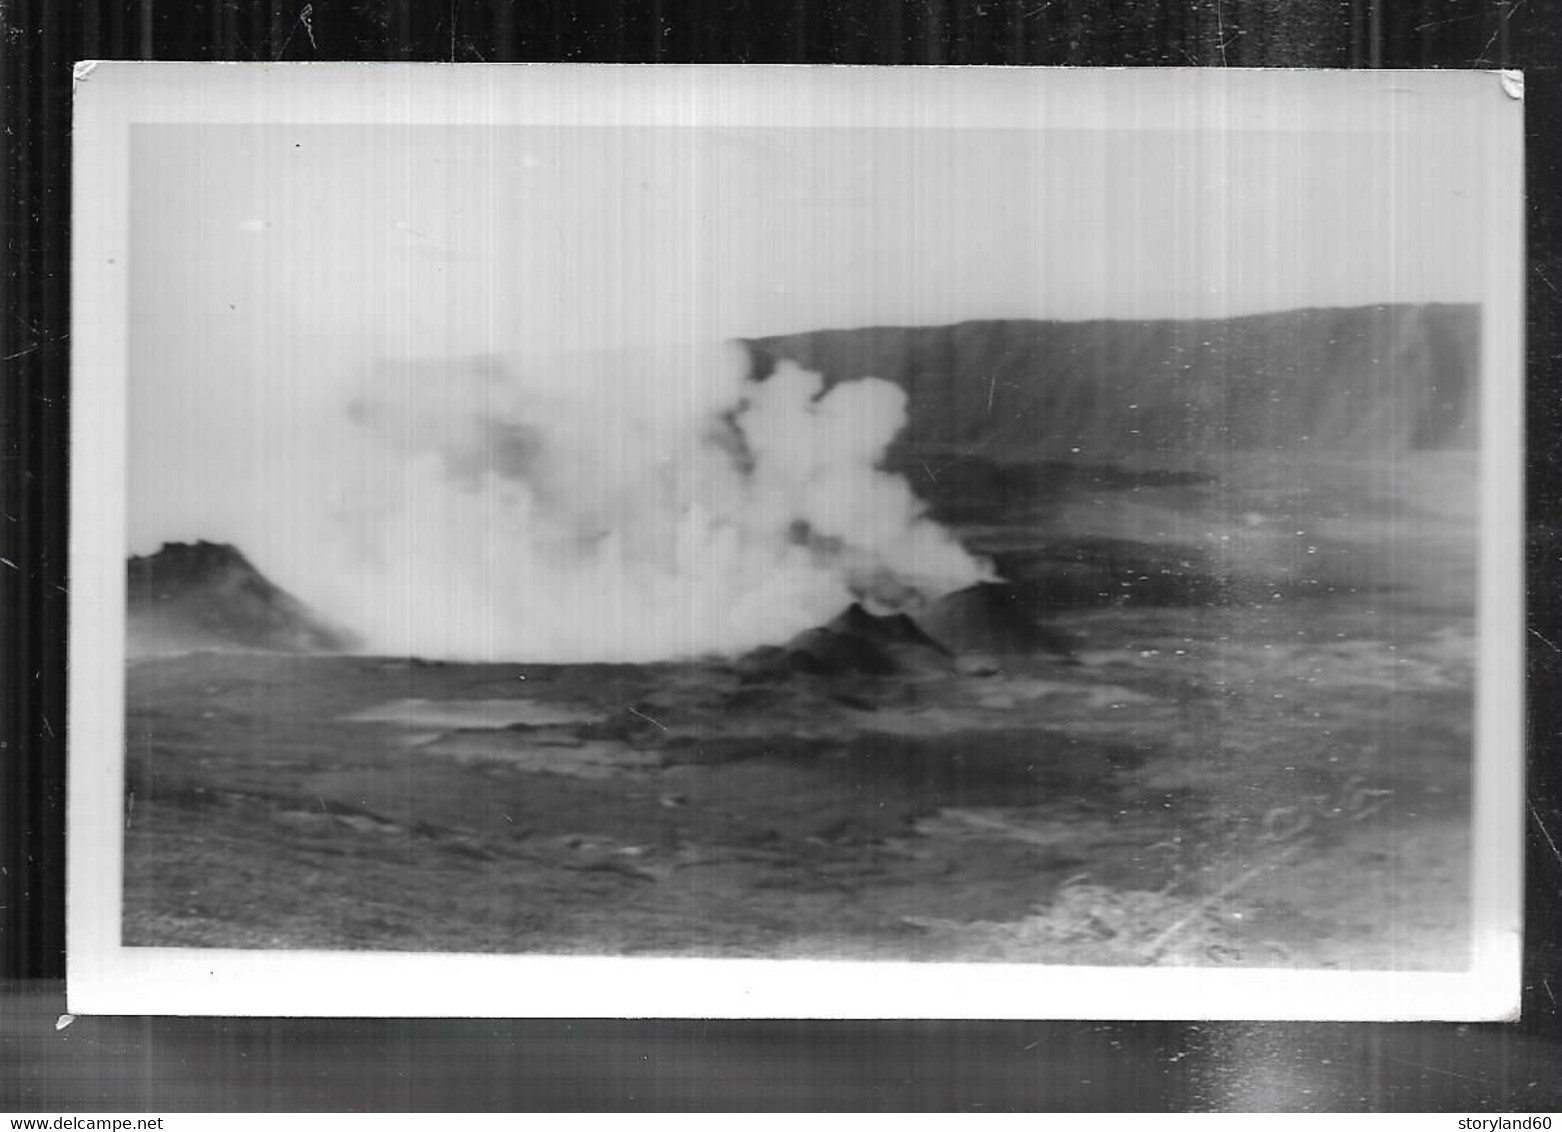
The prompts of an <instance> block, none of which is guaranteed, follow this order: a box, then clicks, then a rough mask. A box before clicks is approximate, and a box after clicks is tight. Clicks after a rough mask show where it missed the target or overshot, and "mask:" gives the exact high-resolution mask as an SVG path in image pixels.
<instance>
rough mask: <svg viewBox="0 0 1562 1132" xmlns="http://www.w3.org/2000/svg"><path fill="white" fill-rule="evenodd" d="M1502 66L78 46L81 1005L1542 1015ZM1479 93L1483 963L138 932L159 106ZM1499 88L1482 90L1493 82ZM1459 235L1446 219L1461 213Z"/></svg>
mask: <svg viewBox="0 0 1562 1132" xmlns="http://www.w3.org/2000/svg"><path fill="white" fill-rule="evenodd" d="M1511 78H1512V76H1508V75H1501V74H1498V73H1496V72H1474V71H1466V72H1435V71H1421V72H1393V71H1355V72H1344V71H1340V72H1308V71H1215V70H1153V71H1151V70H1035V69H999V68H843V67H709V66H656V67H647V66H633V67H631V66H598V65H560V64H537V65H493V66H489V65H466V64H463V65H445V64H380V63H375V64H352V63H342V64H254V65H250V64H226V63H214V64H199V63H134V62H104V63H83V64H78V66H77V71H76V82H75V122H74V138H73V155H74V156H73V161H74V174H73V193H74V198H73V226H72V240H73V253H72V428H71V435H72V453H71V476H72V482H71V534H70V547H71V550H70V553H71V597H70V602H71V605H70V629H69V645H70V654H69V655H70V688H69V696H70V750H69V758H70V766H69V809H68V826H67V829H68V832H67V838H68V894H67V926H68V937H67V938H68V950H67V966H68V980H67V995H68V1004H69V1009H70V1010H71V1012H72V1013H76V1014H167V1015H206V1014H217V1015H267V1016H310V1015H325V1016H357V1017H413V1016H437V1017H568V1018H577V1017H619V1018H634V1017H655V1018H679V1017H723V1018H929V1019H932V1018H983V1019H1039V1018H1082V1019H1083V1018H1091V1019H1095V1018H1111V1019H1127V1018H1135V1019H1251V1020H1259V1019H1294V1020H1413V1019H1428V1020H1430V1019H1447V1020H1454V1019H1457V1020H1498V1019H1511V1018H1514V1017H1516V1016H1517V1012H1518V1003H1519V994H1520V974H1521V962H1522V903H1523V831H1524V815H1525V804H1524V797H1523V778H1524V738H1523V736H1524V731H1523V722H1522V721H1523V711H1524V683H1525V668H1524V650H1523V639H1524V638H1523V592H1524V576H1523V554H1522V545H1523V458H1524V452H1523V444H1522V437H1523V419H1522V418H1523V341H1524V301H1523V267H1524V254H1523V247H1524V242H1523V241H1524V200H1523V167H1522V166H1523V107H1522V101H1521V99H1520V98H1518V97H1517V95H1516V92H1521V91H1522V86H1521V85H1519V84H1516V83H1514V82H1512V81H1509V80H1511ZM1455 107H1457V108H1458V112H1459V114H1460V115H1463V116H1464V117H1463V119H1462V120H1467V121H1469V122H1471V126H1470V128H1471V131H1472V135H1473V136H1474V137H1475V138H1478V142H1477V144H1478V145H1479V146H1480V161H1481V162H1482V164H1483V166H1484V168H1485V169H1486V170H1488V176H1489V177H1491V178H1492V181H1491V187H1492V191H1491V194H1490V199H1491V201H1493V202H1494V205H1493V208H1492V209H1491V211H1490V212H1489V214H1488V215H1487V217H1486V224H1487V227H1486V229H1485V230H1484V231H1483V233H1482V242H1483V245H1484V248H1485V264H1484V273H1483V280H1482V305H1483V315H1482V338H1481V341H1482V346H1481V409H1480V467H1481V473H1480V474H1481V477H1482V482H1481V485H1480V500H1481V531H1480V537H1481V542H1480V571H1479V603H1478V608H1479V633H1478V639H1479V662H1478V666H1477V676H1476V701H1477V711H1476V729H1475V735H1476V742H1475V747H1476V750H1475V794H1474V830H1475V837H1474V846H1475V849H1474V856H1475V860H1474V867H1473V869H1472V877H1473V896H1472V899H1473V901H1474V907H1473V909H1472V911H1473V917H1472V919H1473V923H1474V924H1475V925H1476V929H1475V938H1474V940H1473V949H1472V956H1473V959H1472V963H1471V966H1470V968H1469V969H1468V970H1467V971H1464V972H1458V973H1395V972H1381V971H1371V972H1368V971H1270V970H1265V971H1259V970H1246V969H1245V970H1233V969H1224V968H1187V967H1182V968H1147V969H1122V968H1112V969H1098V968H1078V967H1047V966H1040V965H1016V964H992V963H982V964H963V963H961V964H933V963H900V962H872V963H867V964H865V963H846V962H815V961H769V960H706V959H698V960H696V959H640V958H633V959H626V958H553V957H541V956H524V955H516V956H509V955H503V956H501V955H469V954H433V953H417V954H403V953H384V952H316V951H271V950H266V951H238V950H205V949H194V948H191V949H184V948H177V949H176V948H147V947H124V946H122V945H121V943H120V939H121V911H122V896H123V869H122V866H123V860H122V854H123V839H122V830H123V815H122V805H121V798H122V790H123V776H124V748H125V743H124V721H125V710H124V709H125V667H124V662H125V620H126V612H125V599H126V577H125V560H126V547H127V543H126V499H125V488H124V483H125V470H126V446H127V437H126V426H127V419H128V418H127V408H128V406H127V357H128V352H127V346H128V332H127V321H128V310H129V303H128V286H129V284H128V278H129V277H128V274H127V265H128V253H129V244H130V241H129V230H128V229H129V210H128V207H127V202H128V199H129V192H130V184H129V175H130V161H129V158H130V133H131V130H132V127H133V126H135V125H137V124H140V123H181V124H196V123H204V124H210V123H235V124H237V123H299V124H302V123H342V124H429V125H440V124H462V125H500V124H515V125H520V124H549V125H564V126H569V125H587V124H589V125H598V126H600V125H620V126H636V125H647V126H649V125H661V126H667V125H673V126H691V127H692V126H734V127H738V126H760V125H763V126H779V127H801V128H806V127H817V126H821V125H829V126H855V127H878V126H883V127H902V128H904V127H939V128H998V127H1005V128H1011V129H1012V128H1026V129H1039V130H1046V129H1063V128H1066V129H1070V130H1081V129H1125V128H1131V129H1176V130H1282V131H1285V130H1297V131H1307V130H1352V131H1366V132H1369V133H1381V134H1382V135H1383V136H1384V142H1385V144H1390V142H1391V141H1392V139H1393V138H1394V137H1402V136H1409V135H1411V134H1414V133H1415V132H1416V131H1431V130H1446V122H1447V121H1448V119H1449V117H1450V112H1451V110H1452V109H1453V108H1455ZM1472 107H1473V108H1474V109H1473V110H1472V109H1471V108H1472ZM1431 238H1436V237H1435V236H1433V237H1431Z"/></svg>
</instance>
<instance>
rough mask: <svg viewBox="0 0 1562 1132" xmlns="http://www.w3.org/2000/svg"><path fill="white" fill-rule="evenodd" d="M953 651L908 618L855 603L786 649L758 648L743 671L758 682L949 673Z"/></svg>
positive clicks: (745, 663)
mask: <svg viewBox="0 0 1562 1132" xmlns="http://www.w3.org/2000/svg"><path fill="white" fill-rule="evenodd" d="M951 663H952V657H951V655H950V652H949V650H948V649H946V648H945V647H944V646H943V645H941V644H939V643H938V642H937V641H935V640H934V639H933V638H932V637H929V636H928V635H927V634H926V633H925V632H923V631H922V630H921V629H920V628H919V627H918V626H917V623H916V622H915V621H913V620H912V619H911V618H910V617H908V616H906V615H905V614H904V613H895V614H890V615H888V616H878V615H876V614H873V613H869V612H868V611H867V610H866V609H864V608H863V607H862V606H861V605H860V604H856V603H854V604H852V605H851V606H850V607H848V608H847V609H846V610H845V611H843V612H842V613H841V614H840V615H839V616H837V617H835V618H834V619H833V620H831V621H830V622H829V623H828V624H825V625H821V626H820V627H819V628H817V629H809V630H806V631H805V632H802V633H799V634H798V635H797V636H795V637H793V638H792V639H791V640H790V641H788V642H787V643H786V644H785V645H783V646H782V647H780V648H762V649H756V650H755V651H754V652H752V653H750V654H749V655H748V656H747V657H745V658H744V659H743V661H742V662H740V665H739V667H740V668H741V669H743V670H744V671H745V672H746V673H747V674H749V675H751V676H753V677H756V678H764V677H767V676H768V677H776V676H783V675H788V674H791V673H803V674H805V675H810V676H841V675H847V674H856V675H863V676H893V675H905V674H910V673H917V672H930V671H934V672H944V671H948V670H949V668H950V666H951Z"/></svg>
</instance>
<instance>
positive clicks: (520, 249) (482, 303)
mask: <svg viewBox="0 0 1562 1132" xmlns="http://www.w3.org/2000/svg"><path fill="white" fill-rule="evenodd" d="M1458 137H1466V138H1467V137H1468V133H1467V132H1466V133H1465V134H1462V135H1455V134H1452V133H1451V134H1450V135H1449V137H1448V138H1446V139H1443V138H1438V137H1436V136H1429V135H1425V134H1421V135H1418V136H1417V137H1416V138H1415V139H1414V140H1413V141H1405V142H1402V143H1401V142H1395V141H1386V140H1385V137H1384V135H1381V134H1379V135H1369V134H1358V133H1346V132H1340V133H1316V132H1314V133H1295V132H1292V133H1278V132H1277V133H1262V132H1205V133H1171V132H1145V131H1128V130H1124V131H1115V132H1114V131H1091V132H1083V131H1082V132H1062V131H1045V132H1043V131H1016V130H980V129H967V130H904V129H774V128H756V129H691V128H681V127H665V128H630V129H615V128H570V129H567V130H560V129H555V128H541V127H508V126H507V127H497V128H490V127H461V128H430V127H416V128H409V127H380V126H374V127H367V126H302V127H299V126H271V125H267V126H255V127H245V126H221V125H219V126H140V127H137V128H136V130H135V132H134V135H133V144H132V167H131V213H130V222H131V256H130V258H131V275H130V281H131V290H132V298H131V383H132V384H131V406H132V409H131V413H132V420H131V435H132V450H131V469H130V473H131V482H130V499H131V528H130V534H131V542H132V549H137V550H144V549H147V548H149V547H155V546H156V545H157V543H158V542H160V541H162V540H163V539H164V538H184V537H192V536H193V535H195V534H204V535H207V536H208V537H224V535H225V533H231V532H224V531H223V530H222V529H221V528H223V527H224V526H225V525H226V526H229V527H232V526H233V525H234V524H235V523H236V522H237V520H236V519H234V517H233V516H234V514H235V512H238V511H242V510H243V497H244V493H245V492H249V493H251V496H250V497H251V498H252V500H253V502H254V503H255V505H256V506H261V505H262V502H261V501H262V499H263V497H264V490H265V485H264V478H265V476H267V475H271V474H275V473H274V468H273V469H272V470H271V471H268V470H267V469H268V467H270V466H271V465H274V464H275V461H276V459H277V455H276V454H277V452H278V451H279V450H281V447H282V446H283V445H282V442H283V441H284V440H286V439H287V438H288V437H290V436H293V437H296V438H297V439H298V440H299V441H300V442H302V440H303V438H304V436H305V434H306V433H307V428H304V429H303V430H302V431H301V430H300V426H299V424H298V422H299V421H300V420H307V418H308V416H309V414H310V413H311V412H313V411H315V410H317V409H321V408H324V407H325V406H327V405H328V404H330V403H332V399H333V398H336V397H338V396H339V394H340V390H341V388H342V386H343V383H344V382H346V381H349V380H357V379H358V378H359V377H360V376H361V370H360V369H359V367H361V366H362V365H363V364H364V363H365V362H366V361H367V360H369V359H371V358H373V357H375V356H384V355H391V356H394V355H399V354H416V355H437V354H458V353H471V352H478V351H512V350H519V351H527V352H541V353H547V352H552V351H555V350H561V349H562V350H572V349H592V348H596V347H604V346H620V345H624V344H633V343H642V342H652V341H666V340H674V341H688V340H702V339H707V338H721V337H729V336H754V335H764V334H772V333H780V332H786V331H796V330H806V329H815V328H821V327H830V326H836V327H846V326H861V325H868V324H934V323H946V322H953V321H958V320H961V319H973V318H995V317H1033V318H1064V319H1074V318H1089V317H1127V318H1137V317H1191V316H1200V315H1220V314H1229V313H1242V312H1250V311H1259V310H1271V309H1281V308H1287V307H1296V306H1307V305H1350V304H1358V303H1369V302H1385V301H1421V300H1455V301H1457V300H1471V299H1475V298H1477V297H1478V296H1479V293H1480V291H1479V288H1480V286H1481V283H1482V259H1481V248H1480V243H1481V237H1480V233H1481V225H1480V223H1479V221H1480V216H1481V213H1482V209H1483V207H1484V202H1483V200H1482V192H1483V180H1484V175H1483V173H1482V172H1481V170H1480V168H1479V166H1478V164H1477V163H1476V162H1475V161H1473V160H1472V159H1471V155H1470V154H1469V153H1467V152H1466V151H1465V150H1464V149H1463V148H1462V147H1461V144H1456V138H1458ZM153 453H156V454H157V455H156V457H155V458H153V457H152V455H151V454H153ZM246 455H248V456H251V457H253V459H250V460H248V462H247V463H246V461H245V459H244V457H245V456H246ZM239 465H244V466H245V467H244V469H241V470H235V469H236V468H238V466H239ZM218 467H221V468H222V469H224V471H223V475H224V476H226V477H228V478H226V479H225V480H223V481H222V485H221V488H222V490H221V492H220V493H219V492H217V491H216V490H215V489H214V481H213V479H212V470H213V469H214V468H218ZM245 477H249V478H248V479H245ZM219 494H221V495H225V496H226V497H227V499H226V502H223V500H221V499H220V498H218V496H219Z"/></svg>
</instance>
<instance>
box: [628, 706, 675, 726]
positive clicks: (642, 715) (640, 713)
mask: <svg viewBox="0 0 1562 1132" xmlns="http://www.w3.org/2000/svg"><path fill="white" fill-rule="evenodd" d="M629 714H630V715H638V716H639V717H640V718H641V719H643V720H645V721H646V722H647V723H654V724H656V726H658V727H660V728H661V729H662V730H663V731H666V730H667V725H666V724H665V723H663V722H662V721H661V720H658V719H652V718H651V717H650V716H648V715H646V714H645V712H643V711H637V710H636V709H635V708H634V707H633V706H631V707H630V708H629Z"/></svg>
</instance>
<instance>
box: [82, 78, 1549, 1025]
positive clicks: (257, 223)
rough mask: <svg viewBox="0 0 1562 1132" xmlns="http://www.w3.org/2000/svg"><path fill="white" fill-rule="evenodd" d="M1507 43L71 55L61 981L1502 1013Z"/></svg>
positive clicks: (1509, 237)
mask: <svg viewBox="0 0 1562 1132" xmlns="http://www.w3.org/2000/svg"><path fill="white" fill-rule="evenodd" d="M1518 82H1519V80H1517V79H1516V78H1515V77H1513V76H1508V75H1500V74H1497V73H1494V72H1492V73H1485V72H1464V73H1445V74H1439V73H1435V72H1414V73H1413V72H1359V73H1345V72H1336V73H1307V72H1284V71H1277V72H1240V71H1239V72H1231V73H1221V74H1216V73H1212V72H1199V73H1195V72H1179V71H1161V72H1154V73H1152V72H1147V71H1133V70H1125V71H1115V72H1099V71H1074V72H1068V71H1040V72H1038V71H1028V72H1023V71H1009V70H1003V69H985V68H974V69H966V70H958V71H957V70H953V69H942V68H931V69H926V70H918V71H910V70H902V69H898V68H885V69H868V68H862V69H859V68H805V67H799V68H776V69H756V68H747V67H659V68H653V69H646V68H618V67H571V66H536V67H517V68H509V67H481V66H474V67H463V68H442V67H437V66H417V65H407V66H401V67H395V66H384V67H375V68H364V67H354V66H350V65H341V66H336V65H321V66H311V67H302V66H300V67H289V66H271V67H219V66H201V65H186V64H166V65H164V64H132V63H124V64H114V63H104V64H100V65H96V66H94V65H91V64H86V65H82V66H81V67H80V68H78V73H77V79H76V83H77V91H76V135H75V142H74V145H75V158H74V161H75V166H74V174H73V176H74V188H75V205H74V208H75V221H74V227H73V232H74V237H73V238H74V242H75V244H74V253H73V254H74V257H75V259H74V267H75V270H74V284H73V286H74V298H73V303H74V315H73V318H74V327H73V343H72V349H73V365H74V383H75V407H74V408H73V414H74V418H73V419H74V436H73V456H72V459H73V461H74V464H73V467H74V474H73V489H72V490H73V493H74V495H73V506H72V536H71V537H72V567H73V573H74V582H73V592H72V597H71V601H72V624H71V634H72V636H71V641H72V675H71V679H72V686H71V748H72V749H71V768H70V773H71V787H72V793H71V798H70V805H71V812H70V834H69V835H70V869H71V873H70V877H71V889H70V897H69V899H70V907H69V915H70V928H71V951H70V963H71V984H70V994H71V996H72V999H71V1006H72V1009H73V1010H77V1009H78V1007H80V1008H81V1009H83V1010H91V1009H94V1008H96V1009H101V1010H103V1011H104V1012H110V1013H112V1012H120V1011H124V1010H130V1009H134V1010H136V1011H138V1012H150V1013H161V1012H168V1013H186V1014H188V1013H206V1012H217V1013H225V1014H239V1013H272V1014H275V1013H282V1014H317V1013H327V1014H330V1013H345V1012H352V1013H357V1014H389V1015H407V1014H494V1015H501V1016H502V1015H527V1014H537V1015H553V1016H576V1017H578V1016H600V1015H608V1016H644V1015H661V1016H747V1017H786V1016H804V1017H808V1016H818V1017H837V1016H839V1017H907V1018H914V1017H1037V1018H1040V1017H1084V1016H1091V1017H1122V1018H1134V1017H1179V1018H1186V1017H1194V1018H1198V1017H1281V1018H1284V1017H1298V1018H1337V1019H1353V1018H1381V1019H1393V1018H1450V1019H1460V1018H1481V1019H1493V1018H1500V1017H1505V1016H1509V1015H1511V1014H1512V1012H1513V1011H1514V1010H1516V1007H1517V1002H1518V993H1519V984H1518V964H1519V948H1520V943H1521V939H1520V922H1521V920H1520V917H1521V906H1520V905H1521V900H1520V893H1521V880H1522V877H1521V868H1520V864H1521V849H1520V839H1521V834H1522V823H1523V800H1522V775H1523V762H1522V755H1523V743H1522V731H1521V714H1522V701H1523V682H1524V676H1523V668H1522V642H1521V640H1520V638H1521V635H1522V630H1521V628H1520V626H1521V620H1520V617H1521V613H1520V603H1521V601H1522V575H1521V554H1520V542H1521V530H1520V517H1519V516H1520V511H1521V482H1520V481H1521V461H1522V422H1521V418H1520V403H1521V397H1522V384H1521V358H1522V346H1523V342H1522V339H1523V312H1522V301H1521V286H1522V278H1521V272H1522V267H1523V251H1522V247H1523V245H1522V224H1523V220H1522V199H1521V196H1522V186H1521V178H1522V162H1521V152H1522V128H1521V122H1522V101H1521V99H1520V98H1519V97H1518V95H1519V94H1520V93H1521V91H1515V89H1514V86H1515V84H1516V83H1518Z"/></svg>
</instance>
